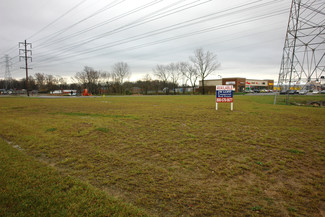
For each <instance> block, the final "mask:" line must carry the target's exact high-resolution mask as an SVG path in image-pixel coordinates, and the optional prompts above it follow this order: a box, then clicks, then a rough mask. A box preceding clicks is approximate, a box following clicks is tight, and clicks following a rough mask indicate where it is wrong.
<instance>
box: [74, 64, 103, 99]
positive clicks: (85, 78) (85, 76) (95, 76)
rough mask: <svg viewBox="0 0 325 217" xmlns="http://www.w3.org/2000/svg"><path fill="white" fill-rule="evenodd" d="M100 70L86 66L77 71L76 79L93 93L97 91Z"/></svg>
mask: <svg viewBox="0 0 325 217" xmlns="http://www.w3.org/2000/svg"><path fill="white" fill-rule="evenodd" d="M99 78H100V72H99V71H96V70H94V69H93V68H91V67H88V66H85V67H84V70H83V71H82V72H77V73H76V75H75V79H76V80H77V81H78V83H80V84H82V85H83V86H84V88H88V89H89V91H90V92H91V93H97V92H98V90H97V87H98V82H99Z"/></svg>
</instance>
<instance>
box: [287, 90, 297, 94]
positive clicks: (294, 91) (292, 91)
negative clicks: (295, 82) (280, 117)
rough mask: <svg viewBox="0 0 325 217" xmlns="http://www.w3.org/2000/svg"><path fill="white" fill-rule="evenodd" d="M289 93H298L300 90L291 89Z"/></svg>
mask: <svg viewBox="0 0 325 217" xmlns="http://www.w3.org/2000/svg"><path fill="white" fill-rule="evenodd" d="M288 94H298V91H297V90H290V91H289V92H288Z"/></svg>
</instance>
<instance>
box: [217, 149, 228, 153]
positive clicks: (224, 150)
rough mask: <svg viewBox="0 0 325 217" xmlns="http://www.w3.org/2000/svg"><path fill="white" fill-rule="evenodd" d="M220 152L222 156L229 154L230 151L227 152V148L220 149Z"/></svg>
mask: <svg viewBox="0 0 325 217" xmlns="http://www.w3.org/2000/svg"><path fill="white" fill-rule="evenodd" d="M219 152H220V153H221V154H225V153H227V152H228V150H227V149H226V148H220V149H219Z"/></svg>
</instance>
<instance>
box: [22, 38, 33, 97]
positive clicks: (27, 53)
mask: <svg viewBox="0 0 325 217" xmlns="http://www.w3.org/2000/svg"><path fill="white" fill-rule="evenodd" d="M21 45H22V46H23V47H24V48H23V49H19V61H20V60H21V58H23V59H25V67H20V68H21V69H26V90H27V96H29V89H28V69H32V68H28V59H30V60H31V61H32V57H31V55H32V50H30V49H31V48H32V44H31V43H27V42H26V40H25V41H24V42H19V48H20V47H21ZM28 47H29V50H28V49H27V48H28ZM22 54H24V55H23V56H21V55H22Z"/></svg>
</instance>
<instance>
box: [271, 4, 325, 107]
mask: <svg viewBox="0 0 325 217" xmlns="http://www.w3.org/2000/svg"><path fill="white" fill-rule="evenodd" d="M324 7H325V2H324V1H316V0H312V1H309V0H292V3H291V9H290V14H289V22H288V27H287V32H286V38H285V43H284V47H283V53H282V61H281V67H280V72H279V78H278V88H277V92H279V91H281V90H282V91H286V94H287V97H286V104H289V93H288V91H290V90H304V91H311V90H313V89H317V88H320V85H321V82H322V81H321V80H322V79H324V74H325V52H324V50H325V40H324V34H325V22H324V20H325V13H324V11H323V10H322V9H323V8H324ZM276 96H277V93H276V94H275V98H274V104H276Z"/></svg>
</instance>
